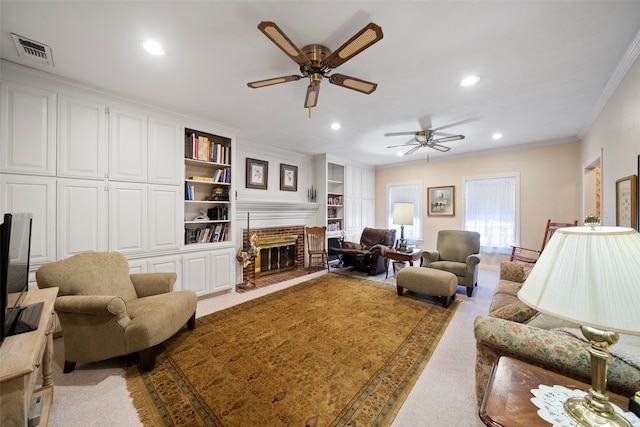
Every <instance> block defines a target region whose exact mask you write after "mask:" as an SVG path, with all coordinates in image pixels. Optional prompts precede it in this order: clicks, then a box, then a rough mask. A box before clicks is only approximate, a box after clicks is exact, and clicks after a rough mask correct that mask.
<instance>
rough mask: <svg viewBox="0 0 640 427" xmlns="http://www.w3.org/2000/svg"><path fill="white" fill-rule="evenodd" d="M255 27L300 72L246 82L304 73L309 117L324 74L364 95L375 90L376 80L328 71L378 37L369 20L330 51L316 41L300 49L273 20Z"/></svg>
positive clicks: (259, 83) (253, 84) (277, 80)
mask: <svg viewBox="0 0 640 427" xmlns="http://www.w3.org/2000/svg"><path fill="white" fill-rule="evenodd" d="M258 29H259V30H260V31H262V33H264V35H265V36H267V38H269V40H271V41H272V42H273V43H275V44H276V45H277V46H278V47H279V48H280V49H281V50H282V51H283V52H284V53H285V54H287V56H289V57H290V58H291V59H292V60H293V61H294V62H295V63H297V64H298V65H299V66H300V73H301V75H290V76H282V77H275V78H271V79H266V80H258V81H255V82H249V83H247V86H249V87H250V88H253V89H258V88H261V87H264V86H271V85H274V84H280V83H286V82H290V81H295V80H299V79H301V78H303V77H308V78H309V86H308V87H307V93H306V96H305V100H304V107H305V108H307V109H309V117H311V108H313V107H315V106H316V104H317V103H318V95H319V92H320V83H321V81H322V78H323V77H325V78H327V79H328V80H329V83H331V84H334V85H336V86H342V87H345V88H347V89H352V90H355V91H357V92H361V93H365V94H367V95H368V94H371V93H372V92H373V91H375V90H376V88H377V86H378V85H377V84H376V83H372V82H367V81H365V80H361V79H357V78H355V77H350V76H345V75H343V74H333V75H330V72H331V70H332V69H334V68H336V67H338V66H340V65H342V64H344V63H345V62H346V61H348V60H349V59H351V58H353V57H354V56H356V55H357V54H359V53H360V52H362V51H363V50H365V49H367V48H368V47H370V46H371V45H373V44H374V43H376V42H378V41H380V40H381V39H382V37H383V35H382V28H381V27H380V26H378V25H376V24H374V23H373V22H371V23H369V24H368V25H366V26H365V27H364V28H363V29H361V30H360V31H359V32H358V33H357V34H355V35H354V36H353V37H351V38H350V39H349V40H348V41H347V42H346V43H344V44H343V45H342V46H340V47H339V48H338V49H337V50H336V51H335V52H331V50H329V48H327V47H326V46H323V45H319V44H310V45H307V46H305V47H303V48H302V49H298V47H297V46H296V45H295V44H293V42H292V41H291V40H289V38H288V37H287V35H286V34H285V33H284V32H283V31H282V30H281V29H280V28H279V27H278V26H277V25H276V24H275V23H273V22H270V21H263V22H261V23H260V24H258Z"/></svg>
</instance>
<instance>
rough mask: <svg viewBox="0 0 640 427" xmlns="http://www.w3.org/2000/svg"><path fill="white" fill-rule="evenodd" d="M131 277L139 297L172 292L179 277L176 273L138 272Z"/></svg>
mask: <svg viewBox="0 0 640 427" xmlns="http://www.w3.org/2000/svg"><path fill="white" fill-rule="evenodd" d="M129 277H130V278H131V282H132V283H133V287H134V288H135V290H136V294H137V295H138V298H144V297H148V296H151V295H158V294H165V293H167V292H171V291H172V290H173V285H174V284H175V282H176V280H177V278H178V276H177V275H176V273H136V274H130V275H129Z"/></svg>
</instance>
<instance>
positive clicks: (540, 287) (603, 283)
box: [518, 227, 640, 426]
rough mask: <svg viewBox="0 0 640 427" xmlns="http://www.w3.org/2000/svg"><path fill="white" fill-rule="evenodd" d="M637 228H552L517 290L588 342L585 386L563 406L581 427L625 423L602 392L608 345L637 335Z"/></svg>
mask: <svg viewBox="0 0 640 427" xmlns="http://www.w3.org/2000/svg"><path fill="white" fill-rule="evenodd" d="M639 259H640V233H638V232H637V231H636V230H634V229H632V228H626V227H568V228H561V229H559V230H557V231H556V232H555V233H554V235H553V237H552V238H551V240H549V243H548V244H547V246H546V247H545V248H544V251H543V252H542V254H541V255H540V258H538V261H537V262H536V263H535V265H534V266H533V269H532V270H531V273H530V274H529V277H528V278H527V280H526V281H525V283H524V284H523V286H522V288H521V289H520V291H519V292H518V298H520V300H521V301H523V302H524V303H526V304H527V305H529V306H531V307H533V308H535V309H536V310H538V311H540V312H542V313H547V314H550V315H553V316H555V317H558V318H561V319H565V320H569V321H572V322H575V323H577V324H579V325H582V326H581V328H580V329H581V331H582V333H583V334H584V336H585V337H586V338H587V340H588V341H589V342H590V343H591V347H590V348H589V353H590V354H591V389H590V390H589V392H588V393H587V395H586V396H584V397H572V398H569V399H568V400H567V401H566V402H565V403H564V409H565V411H566V412H567V413H568V414H569V415H570V416H571V418H573V419H574V420H575V421H576V422H577V423H578V424H580V425H583V426H631V424H630V423H629V422H628V421H627V420H626V419H624V418H623V417H622V416H621V415H619V414H618V413H617V412H615V410H614V408H613V406H612V405H611V403H609V398H608V396H607V391H606V389H607V374H608V368H609V366H608V363H609V359H610V358H611V355H610V353H609V346H611V345H613V344H615V343H616V342H618V340H619V338H620V337H619V335H618V333H619V332H620V333H625V334H633V335H640V310H639V309H638V307H640V262H638V260H639Z"/></svg>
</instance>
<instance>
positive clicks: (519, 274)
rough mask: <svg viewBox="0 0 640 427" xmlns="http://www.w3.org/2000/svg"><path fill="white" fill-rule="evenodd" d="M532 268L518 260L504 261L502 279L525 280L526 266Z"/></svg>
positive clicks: (501, 266)
mask: <svg viewBox="0 0 640 427" xmlns="http://www.w3.org/2000/svg"><path fill="white" fill-rule="evenodd" d="M527 267H528V268H531V266H530V265H529V264H526V263H524V262H518V261H503V262H501V263H500V280H508V281H510V282H517V283H522V282H524V276H525V268H527Z"/></svg>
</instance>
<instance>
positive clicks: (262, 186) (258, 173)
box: [246, 157, 269, 190]
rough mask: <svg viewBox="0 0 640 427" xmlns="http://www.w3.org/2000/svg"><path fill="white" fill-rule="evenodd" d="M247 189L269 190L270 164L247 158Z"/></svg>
mask: <svg viewBox="0 0 640 427" xmlns="http://www.w3.org/2000/svg"><path fill="white" fill-rule="evenodd" d="M246 168H247V183H246V187H247V188H257V189H259V190H266V189H267V179H268V178H269V162H267V161H264V160H257V159H250V158H249V157H247V166H246Z"/></svg>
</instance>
